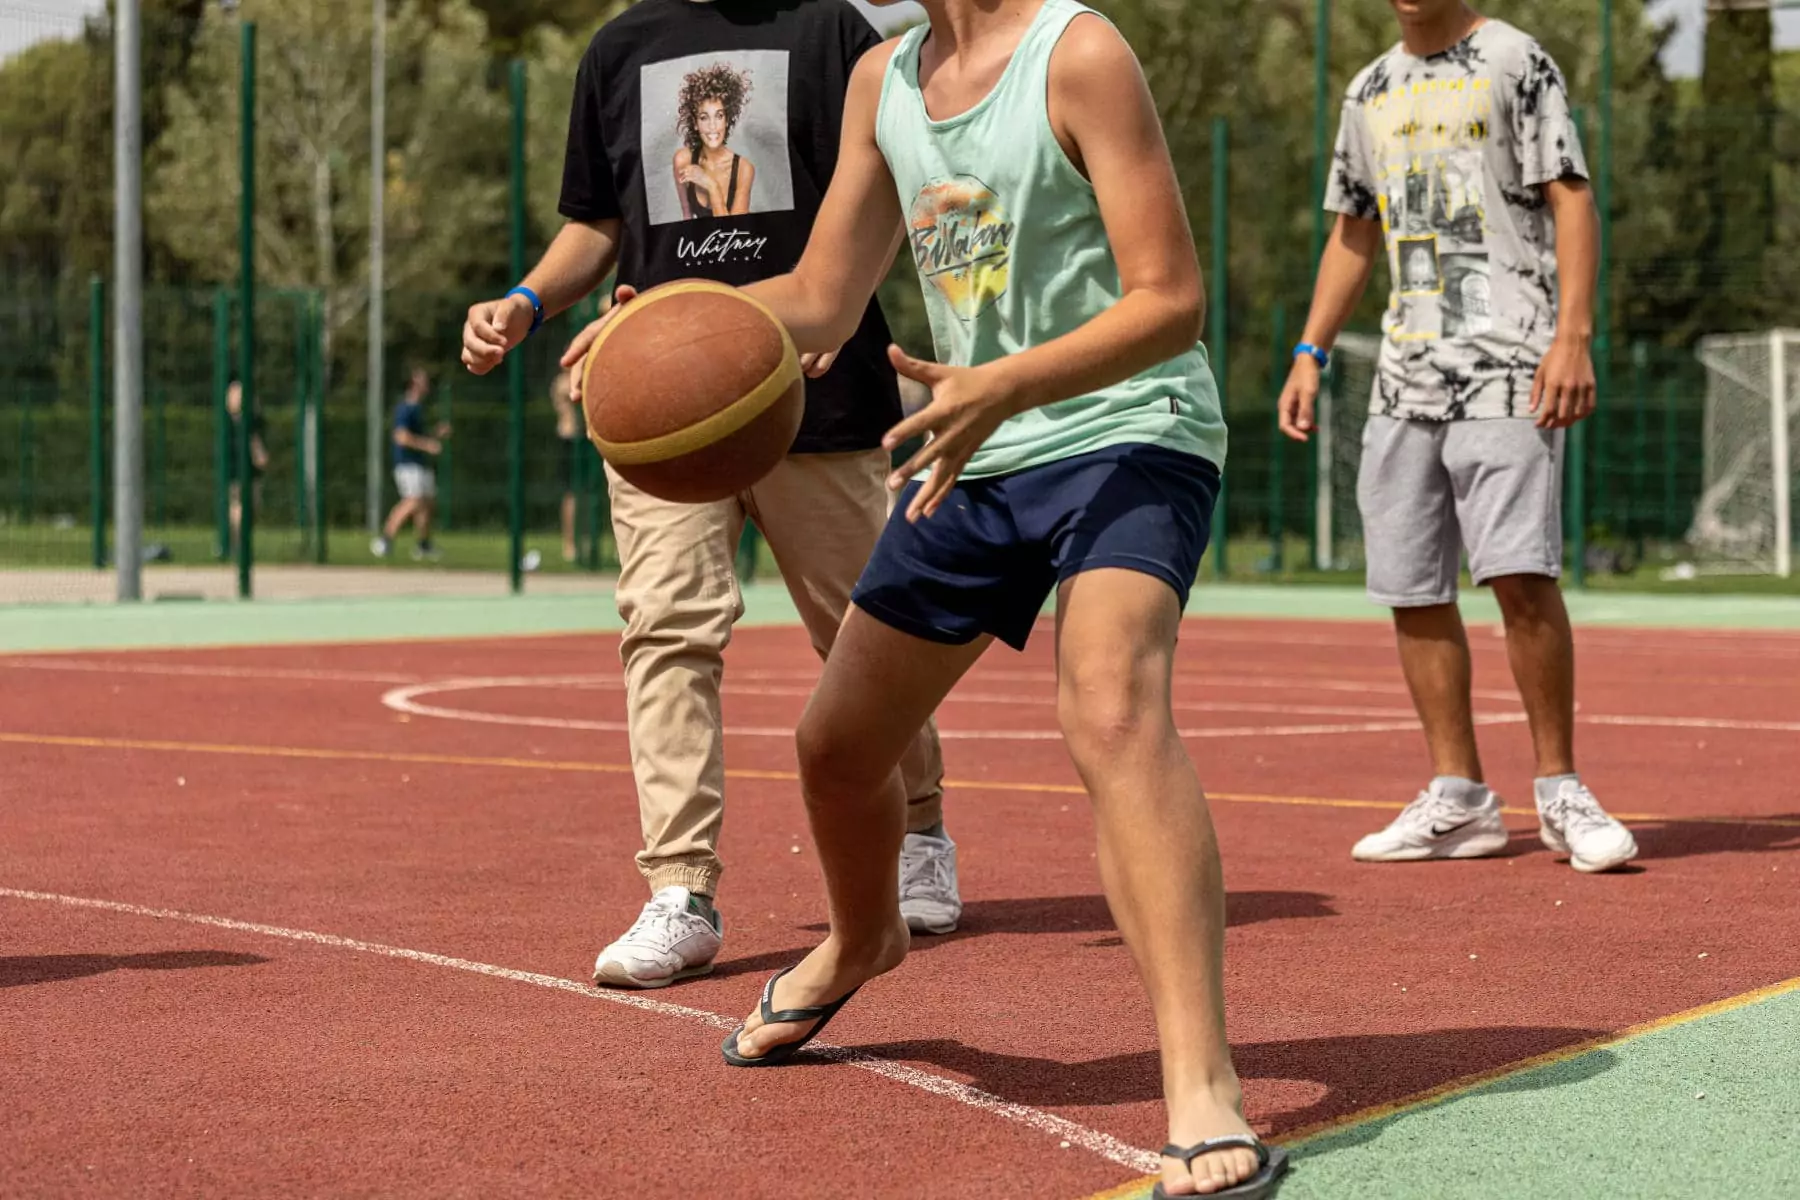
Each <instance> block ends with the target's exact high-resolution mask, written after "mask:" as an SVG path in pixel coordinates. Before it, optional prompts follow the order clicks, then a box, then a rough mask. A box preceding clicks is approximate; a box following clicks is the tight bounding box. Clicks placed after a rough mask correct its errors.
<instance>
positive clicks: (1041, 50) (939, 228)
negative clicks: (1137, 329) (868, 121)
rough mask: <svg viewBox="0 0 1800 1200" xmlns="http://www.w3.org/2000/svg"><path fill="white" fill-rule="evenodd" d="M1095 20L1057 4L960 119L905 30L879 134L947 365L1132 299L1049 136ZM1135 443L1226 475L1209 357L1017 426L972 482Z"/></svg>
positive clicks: (1054, 332) (921, 36)
mask: <svg viewBox="0 0 1800 1200" xmlns="http://www.w3.org/2000/svg"><path fill="white" fill-rule="evenodd" d="M1092 11H1093V10H1092V9H1089V8H1087V7H1085V6H1083V5H1081V4H1077V3H1075V2H1074V0H1046V3H1045V4H1044V7H1043V9H1042V10H1041V11H1040V12H1039V13H1038V15H1037V17H1036V18H1035V19H1034V20H1033V21H1032V23H1031V27H1030V28H1029V29H1028V30H1027V31H1026V33H1025V37H1024V39H1023V40H1021V41H1020V43H1019V48H1018V49H1017V50H1016V51H1014V52H1013V57H1012V62H1011V63H1009V64H1008V65H1007V68H1006V70H1005V72H1004V74H1002V75H1001V77H1000V82H999V83H998V84H997V85H996V86H995V87H994V90H993V91H992V92H990V93H989V94H988V95H987V96H986V97H985V98H983V99H982V100H981V101H980V102H979V103H977V104H976V105H975V106H974V107H973V108H971V109H970V110H969V111H968V112H965V113H963V114H962V115H960V116H957V117H952V118H951V119H949V120H945V121H934V120H932V119H931V118H930V117H929V116H928V115H927V113H926V110H925V100H924V96H923V94H922V93H921V90H920V86H919V49H920V47H921V46H922V45H923V44H924V42H925V38H926V35H927V34H928V33H929V32H930V30H929V27H928V26H923V25H922V26H919V27H918V28H916V29H913V30H911V31H910V32H909V33H907V34H906V35H905V36H904V37H903V38H902V39H901V42H900V45H899V46H898V47H897V48H896V50H895V52H894V55H893V58H892V60H891V61H890V62H889V64H888V69H887V75H886V78H885V79H884V80H883V81H882V86H881V104H880V108H879V111H878V112H877V115H876V119H875V136H876V141H877V142H878V143H879V144H880V146H881V151H882V154H883V155H884V156H885V157H886V158H887V162H888V167H889V169H890V170H891V171H892V172H893V175H894V182H895V183H896V184H897V185H898V186H899V190H900V207H901V209H902V211H903V212H904V213H905V214H906V223H907V232H908V235H909V238H910V241H911V245H912V252H913V258H914V261H915V262H916V263H917V265H918V268H919V282H920V285H921V286H922V287H923V288H924V292H925V307H926V311H927V314H928V315H929V317H930V319H931V333H932V339H933V341H934V342H935V343H936V346H937V357H938V361H939V362H942V363H945V364H948V365H952V366H961V367H972V366H979V365H981V364H982V363H987V362H993V361H994V360H995V359H998V358H1001V357H1004V356H1005V355H1008V354H1018V353H1020V352H1022V351H1025V350H1029V349H1031V348H1032V347H1033V346H1039V345H1042V344H1043V343H1045V342H1049V341H1053V340H1055V339H1056V338H1058V337H1061V336H1063V335H1064V334H1066V333H1069V332H1071V331H1073V330H1074V329H1076V328H1077V327H1079V326H1081V325H1083V324H1085V323H1086V322H1088V321H1090V320H1092V319H1093V318H1094V317H1096V316H1098V315H1099V314H1100V313H1101V312H1103V311H1105V310H1106V309H1107V308H1108V307H1110V306H1111V305H1113V304H1115V303H1117V302H1118V300H1119V298H1120V296H1121V295H1122V292H1123V290H1122V288H1121V287H1120V284H1119V268H1118V263H1117V262H1116V261H1115V260H1114V258H1113V252H1112V246H1111V243H1110V242H1109V241H1108V240H1107V235H1106V226H1105V225H1104V224H1103V223H1102V222H1101V219H1100V206H1099V203H1098V202H1097V200H1096V199H1095V196H1094V188H1093V185H1092V184H1090V183H1089V182H1088V181H1087V179H1086V178H1085V177H1083V175H1082V174H1081V172H1080V171H1077V170H1076V169H1075V165H1074V164H1073V163H1071V162H1070V161H1069V157H1068V155H1067V154H1065V153H1064V152H1063V148H1062V146H1061V144H1060V143H1058V142H1057V140H1056V135H1055V134H1054V133H1053V132H1052V131H1051V128H1050V108H1049V84H1050V56H1051V53H1052V52H1053V51H1054V50H1055V49H1056V44H1057V42H1058V41H1059V40H1060V39H1061V38H1062V35H1063V31H1064V30H1066V29H1067V28H1068V26H1069V22H1071V21H1073V20H1074V19H1075V18H1076V17H1077V16H1079V15H1081V14H1082V13H1086V12H1092ZM1129 443H1147V444H1151V445H1157V446H1164V447H1167V448H1169V449H1172V450H1177V451H1183V452H1186V453H1189V454H1195V455H1198V456H1200V457H1202V458H1205V459H1208V460H1209V461H1211V462H1212V463H1213V464H1214V465H1215V466H1218V467H1220V468H1223V467H1224V465H1225V421H1224V417H1223V415H1222V414H1221V411H1220V405H1219V393H1218V388H1217V386H1216V385H1215V384H1214V382H1213V376H1212V368H1211V367H1210V366H1209V365H1208V362H1207V357H1206V351H1205V349H1204V348H1203V347H1201V346H1199V345H1196V346H1195V347H1194V348H1193V349H1192V350H1190V351H1188V352H1186V353H1184V354H1181V355H1179V356H1178V357H1176V358H1173V359H1170V360H1169V361H1168V362H1165V363H1162V364H1161V365H1159V366H1156V367H1153V368H1151V369H1150V370H1148V371H1145V372H1143V373H1142V374H1140V375H1135V376H1133V377H1132V378H1130V379H1127V380H1125V381H1123V382H1122V383H1117V384H1114V385H1113V386H1111V387H1108V388H1104V389H1102V390H1100V391H1097V392H1094V393H1091V394H1089V395H1085V396H1077V397H1074V398H1072V399H1069V400H1062V401H1058V402H1057V403H1055V404H1047V405H1044V406H1042V407H1040V408H1035V409H1032V410H1030V411H1028V412H1024V413H1021V414H1019V415H1018V416H1015V417H1012V418H1010V419H1008V420H1007V421H1006V423H1005V424H1003V425H1001V426H1000V428H999V429H997V430H995V431H994V434H993V436H992V437H990V438H989V439H988V440H987V442H986V443H985V444H984V445H983V446H982V447H981V449H980V450H979V451H977V452H976V454H975V456H974V458H973V459H971V460H970V462H969V465H968V467H967V468H966V469H965V470H964V471H963V477H964V478H969V479H976V478H981V477H983V476H993V475H1005V474H1010V473H1012V472H1015V471H1023V470H1026V469H1028V468H1031V467H1038V466H1043V465H1044V464H1046V463H1052V462H1057V461H1059V460H1061V459H1065V458H1072V457H1074V456H1075V455H1078V454H1086V453H1089V452H1091V451H1094V450H1099V449H1102V448H1104V447H1107V446H1117V445H1124V444H1129Z"/></svg>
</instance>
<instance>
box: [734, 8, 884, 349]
mask: <svg viewBox="0 0 1800 1200" xmlns="http://www.w3.org/2000/svg"><path fill="white" fill-rule="evenodd" d="M893 53H894V43H892V42H890V43H888V44H886V45H884V46H881V47H878V48H877V49H874V50H871V51H869V53H867V54H865V55H863V57H862V58H861V60H860V61H858V62H857V64H856V69H855V71H854V72H853V73H852V75H851V77H850V88H849V91H848V92H847V93H846V94H845V96H844V128H843V134H842V137H841V139H840V142H839V149H838V162H837V170H836V172H835V173H834V174H833V175H832V177H831V186H830V187H829V188H827V189H826V192H825V199H824V201H823V202H822V203H821V204H820V206H819V216H818V219H817V220H815V221H814V222H813V228H812V234H811V236H810V237H809V238H808V239H807V242H806V251H805V252H804V253H803V254H801V256H800V261H799V263H797V264H796V265H795V267H794V269H793V271H792V272H790V273H789V274H787V275H780V276H777V277H775V278H773V279H768V280H764V281H762V282H760V283H753V284H750V285H749V286H748V287H746V288H745V289H744V290H745V291H746V292H748V293H750V294H751V295H752V296H755V297H756V298H757V299H758V300H761V301H762V302H763V303H764V304H766V305H768V306H769V308H770V309H771V310H773V311H774V313H775V315H776V316H777V317H779V318H780V319H781V323H782V324H783V325H786V326H787V328H788V333H789V334H790V335H792V337H793V339H794V346H795V348H796V349H798V350H799V351H800V352H801V353H802V354H827V353H830V352H832V351H834V350H836V349H837V348H838V347H839V346H842V345H843V344H844V343H845V342H847V341H849V340H850V335H851V334H853V333H855V332H856V327H857V326H858V325H859V324H860V323H861V322H862V317H863V312H864V310H865V309H867V308H868V306H869V299H870V298H871V297H872V296H874V295H875V289H876V288H878V287H880V286H881V281H882V279H883V278H885V277H886V275H887V271H888V268H889V266H891V265H892V263H893V261H894V256H895V255H896V254H897V253H898V252H899V246H900V242H901V240H902V239H901V237H900V235H897V234H896V232H895V231H896V230H899V229H900V228H901V211H900V199H899V196H898V195H897V194H896V190H895V187H894V177H893V174H892V173H891V172H890V171H889V170H888V165H887V160H886V159H885V158H883V157H882V154H881V147H880V146H878V145H876V143H875V112H876V109H877V108H879V107H880V103H881V81H882V77H883V75H884V74H885V73H886V71H887V64H888V60H889V59H890V58H892V57H893Z"/></svg>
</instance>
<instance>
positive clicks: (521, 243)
mask: <svg viewBox="0 0 1800 1200" xmlns="http://www.w3.org/2000/svg"><path fill="white" fill-rule="evenodd" d="M512 277H513V280H514V282H517V281H518V280H521V279H523V278H525V63H524V62H523V61H522V60H519V59H514V60H513V63H512ZM506 368H507V371H506V385H507V400H508V407H509V409H510V414H509V420H508V421H507V436H506V448H507V454H506V460H507V488H506V494H507V508H508V510H509V511H508V516H507V526H508V529H507V532H508V535H509V537H508V546H509V550H508V554H507V559H508V562H507V569H508V570H509V571H510V573H511V574H510V580H511V585H512V590H513V594H514V595H517V594H518V593H519V592H520V591H522V590H523V589H524V586H525V576H524V562H523V558H524V554H525V356H524V355H523V354H516V353H515V354H511V355H508V356H507V362H506Z"/></svg>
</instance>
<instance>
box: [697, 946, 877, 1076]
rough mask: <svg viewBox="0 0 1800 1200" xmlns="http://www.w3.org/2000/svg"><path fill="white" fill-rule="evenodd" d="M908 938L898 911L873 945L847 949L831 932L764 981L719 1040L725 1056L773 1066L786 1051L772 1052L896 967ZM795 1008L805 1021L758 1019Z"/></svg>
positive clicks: (809, 1031)
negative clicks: (737, 1024) (751, 1006)
mask: <svg viewBox="0 0 1800 1200" xmlns="http://www.w3.org/2000/svg"><path fill="white" fill-rule="evenodd" d="M910 938H911V934H909V933H908V932H907V929H906V922H905V921H904V920H901V919H900V918H899V915H898V913H896V914H895V926H894V928H893V929H891V930H890V931H889V932H888V934H887V936H886V937H885V938H883V939H882V941H881V942H880V943H879V944H877V945H874V946H870V947H867V948H859V949H856V950H851V949H848V948H846V947H845V946H844V945H843V943H841V942H840V941H838V939H837V937H836V935H835V934H834V935H832V936H831V937H828V938H826V939H825V941H824V942H823V943H821V944H820V945H819V946H818V947H817V948H816V949H814V950H813V952H812V953H811V954H808V955H807V956H806V957H805V958H803V959H801V960H800V962H799V963H797V964H796V965H794V966H793V967H790V968H788V969H787V970H786V971H783V972H782V973H781V974H779V975H777V976H776V977H775V978H774V979H771V980H770V981H769V984H768V986H767V987H765V988H764V990H763V1003H762V1004H761V1005H759V1006H758V1008H757V1011H756V1012H753V1013H751V1014H750V1015H749V1017H747V1018H746V1019H745V1020H744V1024H743V1026H742V1027H741V1028H739V1029H738V1030H737V1032H736V1033H734V1034H733V1035H732V1036H731V1037H728V1038H726V1039H725V1051H726V1060H727V1061H733V1060H734V1058H735V1059H736V1060H739V1061H736V1062H734V1065H738V1066H748V1065H755V1064H758V1063H760V1062H761V1061H762V1060H764V1059H768V1060H769V1065H770V1066H773V1065H774V1064H775V1060H777V1059H781V1060H785V1058H786V1057H787V1056H786V1055H783V1054H772V1052H774V1051H777V1050H779V1049H780V1048H781V1047H783V1046H788V1045H793V1044H795V1043H799V1042H805V1041H809V1040H811V1038H812V1036H813V1035H814V1034H815V1033H817V1032H818V1031H819V1030H820V1029H821V1028H823V1027H824V1024H825V1022H827V1021H829V1020H830V1019H831V1018H832V1017H833V1016H835V1015H836V1013H837V1010H838V1009H839V1008H840V1007H842V1005H843V1003H844V1001H846V1000H848V999H849V998H850V996H851V994H852V993H854V992H855V991H856V989H858V988H860V987H861V986H862V985H863V984H865V983H867V982H868V981H869V980H871V979H874V978H875V977H876V976H877V975H885V974H887V972H889V971H891V970H893V969H894V968H895V967H897V966H899V965H900V963H901V960H903V959H904V958H905V957H906V950H907V945H908V942H909V939H910ZM800 1012H806V1013H808V1019H804V1020H791V1021H773V1022H771V1021H768V1020H766V1019H765V1017H764V1013H769V1014H771V1015H776V1016H779V1015H782V1014H785V1013H795V1014H798V1013H800Z"/></svg>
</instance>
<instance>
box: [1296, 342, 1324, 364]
mask: <svg viewBox="0 0 1800 1200" xmlns="http://www.w3.org/2000/svg"><path fill="white" fill-rule="evenodd" d="M1302 354H1304V355H1306V356H1307V357H1308V358H1310V359H1312V360H1313V361H1314V362H1316V363H1318V364H1319V370H1321V371H1323V370H1325V369H1326V368H1327V367H1329V366H1331V355H1330V353H1329V352H1328V351H1324V350H1321V349H1319V348H1318V347H1317V346H1315V345H1313V344H1312V343H1311V342H1301V343H1300V344H1299V345H1298V346H1295V347H1294V357H1295V358H1299V357H1300V356H1301V355H1302Z"/></svg>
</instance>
